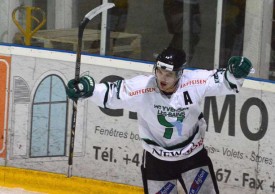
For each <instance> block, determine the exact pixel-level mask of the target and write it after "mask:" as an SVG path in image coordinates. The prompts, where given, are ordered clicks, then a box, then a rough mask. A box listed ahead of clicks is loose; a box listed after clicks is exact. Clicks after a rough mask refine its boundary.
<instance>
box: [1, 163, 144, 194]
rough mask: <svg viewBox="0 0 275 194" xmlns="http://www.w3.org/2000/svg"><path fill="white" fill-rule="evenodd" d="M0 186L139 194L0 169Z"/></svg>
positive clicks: (52, 192)
mask: <svg viewBox="0 0 275 194" xmlns="http://www.w3.org/2000/svg"><path fill="white" fill-rule="evenodd" d="M0 186H3V187H11V188H18V187H19V188H23V189H25V190H29V191H36V192H42V193H48V194H141V193H143V189H142V188H141V187H136V186H130V185H124V184H118V183H112V182H106V181H99V180H94V179H88V178H81V177H74V176H73V177H71V178H67V176H66V175H63V174H55V173H49V172H41V171H35V170H27V169H21V168H12V167H0Z"/></svg>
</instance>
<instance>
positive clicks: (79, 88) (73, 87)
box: [66, 75, 95, 100]
mask: <svg viewBox="0 0 275 194" xmlns="http://www.w3.org/2000/svg"><path fill="white" fill-rule="evenodd" d="M94 89H95V81H94V79H93V78H92V77H90V76H88V75H85V76H82V77H81V78H80V79H79V81H76V80H75V79H72V80H70V81H69V82H68V84H67V87H66V93H67V95H68V97H69V98H70V99H72V100H78V99H79V98H88V97H90V96H92V95H93V92H94Z"/></svg>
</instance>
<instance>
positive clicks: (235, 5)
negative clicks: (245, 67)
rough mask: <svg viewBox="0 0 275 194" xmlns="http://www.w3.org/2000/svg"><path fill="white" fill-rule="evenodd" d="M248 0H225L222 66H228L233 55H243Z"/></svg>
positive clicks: (221, 52)
mask: <svg viewBox="0 0 275 194" xmlns="http://www.w3.org/2000/svg"><path fill="white" fill-rule="evenodd" d="M245 5H246V0H238V1H235V0H225V1H223V9H222V25H221V44H220V67H226V66H227V61H228V60H229V58H230V57H231V56H242V55H243V40H244V22H245Z"/></svg>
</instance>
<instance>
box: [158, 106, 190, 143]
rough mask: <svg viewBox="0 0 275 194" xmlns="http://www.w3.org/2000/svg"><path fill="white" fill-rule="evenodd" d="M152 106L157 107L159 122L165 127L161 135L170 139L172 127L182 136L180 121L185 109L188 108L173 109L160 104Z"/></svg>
mask: <svg viewBox="0 0 275 194" xmlns="http://www.w3.org/2000/svg"><path fill="white" fill-rule="evenodd" d="M154 108H155V109H157V118H158V121H159V123H160V124H161V125H162V126H164V127H165V132H164V135H163V137H165V138H166V139H171V137H172V134H173V128H174V127H176V129H177V131H178V135H179V136H182V122H183V119H184V118H185V110H188V108H178V109H174V108H173V107H167V106H161V105H154ZM165 117H167V118H165Z"/></svg>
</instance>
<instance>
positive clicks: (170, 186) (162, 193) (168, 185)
mask: <svg viewBox="0 0 275 194" xmlns="http://www.w3.org/2000/svg"><path fill="white" fill-rule="evenodd" d="M174 188H175V184H173V183H170V182H168V183H166V185H164V187H162V188H161V190H160V191H159V192H157V193H156V194H169V193H171V191H172V190H173V189H174Z"/></svg>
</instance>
